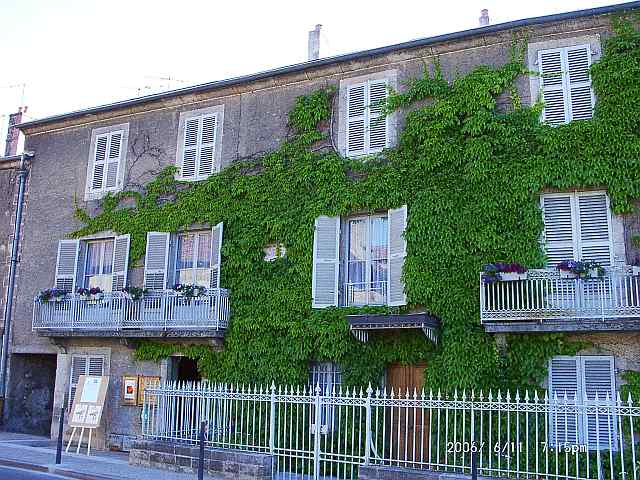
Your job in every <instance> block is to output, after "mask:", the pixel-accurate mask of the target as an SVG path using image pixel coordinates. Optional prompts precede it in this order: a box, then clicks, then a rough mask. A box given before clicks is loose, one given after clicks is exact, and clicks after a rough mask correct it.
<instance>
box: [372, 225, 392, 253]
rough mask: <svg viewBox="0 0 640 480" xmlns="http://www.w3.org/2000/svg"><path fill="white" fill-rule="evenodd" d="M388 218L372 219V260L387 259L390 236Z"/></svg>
mask: <svg viewBox="0 0 640 480" xmlns="http://www.w3.org/2000/svg"><path fill="white" fill-rule="evenodd" d="M387 227H388V223H387V217H373V218H372V219H371V259H372V260H382V259H386V258H387V250H388V248H387V247H388V243H389V236H388V231H387Z"/></svg>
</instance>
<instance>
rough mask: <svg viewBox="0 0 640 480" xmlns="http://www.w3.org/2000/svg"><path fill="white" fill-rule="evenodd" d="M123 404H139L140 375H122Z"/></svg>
mask: <svg viewBox="0 0 640 480" xmlns="http://www.w3.org/2000/svg"><path fill="white" fill-rule="evenodd" d="M122 404H123V405H137V404H138V376H137V375H123V377H122Z"/></svg>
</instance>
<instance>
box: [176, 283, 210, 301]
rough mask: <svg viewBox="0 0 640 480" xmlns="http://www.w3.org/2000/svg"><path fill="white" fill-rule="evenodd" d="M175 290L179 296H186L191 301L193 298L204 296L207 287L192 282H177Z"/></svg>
mask: <svg viewBox="0 0 640 480" xmlns="http://www.w3.org/2000/svg"><path fill="white" fill-rule="evenodd" d="M173 290H174V291H175V292H176V293H177V294H178V296H179V297H184V299H185V300H187V301H190V300H191V299H192V298H198V297H202V296H204V295H205V294H206V293H207V289H206V288H205V287H202V286H200V285H194V284H190V283H177V284H175V285H174V286H173Z"/></svg>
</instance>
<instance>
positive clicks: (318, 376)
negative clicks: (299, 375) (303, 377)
mask: <svg viewBox="0 0 640 480" xmlns="http://www.w3.org/2000/svg"><path fill="white" fill-rule="evenodd" d="M341 385H342V372H341V371H340V366H339V365H338V364H336V363H333V362H314V363H312V364H311V366H310V368H309V388H310V389H311V391H312V392H314V393H315V391H316V390H315V389H316V387H320V395H323V396H331V395H332V394H333V393H334V392H336V393H337V392H338V391H339V390H340V386H341ZM314 421H315V420H314ZM335 421H336V419H335V406H334V405H332V404H330V403H328V402H324V403H322V405H321V407H320V431H321V433H329V432H331V431H332V430H333V429H334V426H335Z"/></svg>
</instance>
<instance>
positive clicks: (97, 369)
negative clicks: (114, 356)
mask: <svg viewBox="0 0 640 480" xmlns="http://www.w3.org/2000/svg"><path fill="white" fill-rule="evenodd" d="M83 375H84V376H92V377H101V376H103V375H104V357H101V356H86V355H74V356H72V357H71V378H70V381H69V398H68V400H67V405H68V408H71V406H72V405H73V400H74V399H75V396H76V390H77V388H78V383H79V381H80V377H81V376H83Z"/></svg>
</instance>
